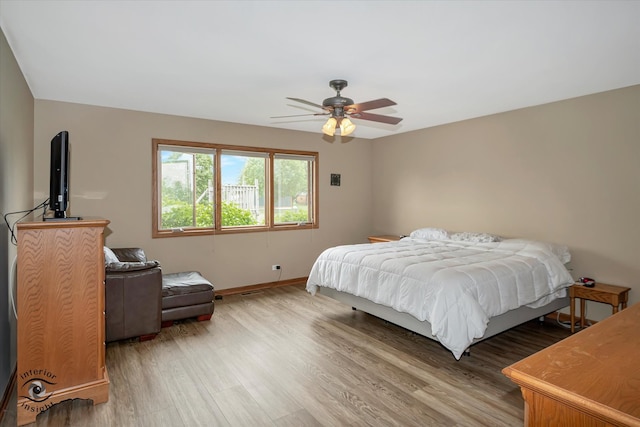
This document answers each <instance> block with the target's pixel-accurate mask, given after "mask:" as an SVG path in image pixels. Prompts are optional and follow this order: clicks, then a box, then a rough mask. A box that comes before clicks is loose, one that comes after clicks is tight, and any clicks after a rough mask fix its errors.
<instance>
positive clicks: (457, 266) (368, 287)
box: [307, 238, 573, 359]
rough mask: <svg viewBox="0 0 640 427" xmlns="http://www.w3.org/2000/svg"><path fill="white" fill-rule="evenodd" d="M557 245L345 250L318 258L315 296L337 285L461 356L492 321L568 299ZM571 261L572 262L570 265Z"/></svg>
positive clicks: (440, 243) (443, 244)
mask: <svg viewBox="0 0 640 427" xmlns="http://www.w3.org/2000/svg"><path fill="white" fill-rule="evenodd" d="M549 248H550V245H547V244H544V243H540V242H533V241H527V240H515V239H511V240H505V241H502V242H497V243H473V242H457V241H456V242H454V241H450V240H431V241H426V240H417V239H412V238H404V239H402V240H400V241H399V242H389V243H375V244H359V245H347V246H337V247H334V248H329V249H327V250H325V251H324V252H323V253H322V254H321V255H320V256H319V257H318V259H317V260H316V262H315V264H314V265H313V268H312V269H311V273H310V274H309V279H308V281H307V291H309V292H310V293H311V294H312V295H315V293H316V291H317V289H318V287H319V286H324V287H329V288H333V289H336V290H339V291H343V292H347V293H350V294H353V295H357V296H359V297H363V298H366V299H369V300H371V301H373V302H375V303H378V304H382V305H386V306H389V307H392V308H394V309H395V310H397V311H400V312H405V313H409V314H411V315H412V316H414V317H416V318H417V319H419V320H426V321H428V322H429V323H430V324H431V327H432V334H433V336H434V337H436V338H437V339H438V341H439V342H440V343H442V344H443V345H444V346H445V347H447V348H448V349H449V350H450V351H451V352H452V353H453V355H454V356H455V357H456V359H459V358H460V356H461V355H462V353H463V352H464V351H465V350H466V349H467V348H468V347H469V346H470V345H471V344H472V343H473V341H474V339H475V338H481V337H482V336H483V334H484V331H485V330H486V327H487V323H488V321H489V318H491V317H494V316H497V315H500V314H502V313H505V312H506V311H509V310H511V309H514V308H517V307H520V306H522V305H528V306H531V307H536V306H541V305H544V304H546V303H548V302H549V301H551V300H552V299H554V298H558V297H563V296H565V295H566V287H567V286H568V285H570V284H571V283H572V282H573V279H572V277H571V275H570V274H569V272H568V271H567V269H566V268H565V267H564V265H563V263H562V262H561V261H560V258H559V257H558V256H557V255H556V254H554V253H553V252H552V251H551V250H549ZM565 262H566V261H565Z"/></svg>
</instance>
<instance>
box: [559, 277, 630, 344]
mask: <svg viewBox="0 0 640 427" xmlns="http://www.w3.org/2000/svg"><path fill="white" fill-rule="evenodd" d="M630 290H631V288H626V287H624V286H615V285H607V284H604V283H596V285H595V286H594V287H593V288H587V287H586V286H583V285H578V284H576V285H572V286H570V287H569V298H570V300H571V333H574V332H575V316H576V309H575V303H576V298H580V329H584V326H585V318H584V306H585V300H589V301H595V302H604V303H607V304H611V307H613V314H616V313H617V312H618V307H620V305H622V309H625V308H627V301H628V299H629V291H630Z"/></svg>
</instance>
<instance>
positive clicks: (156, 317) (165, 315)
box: [105, 248, 215, 342]
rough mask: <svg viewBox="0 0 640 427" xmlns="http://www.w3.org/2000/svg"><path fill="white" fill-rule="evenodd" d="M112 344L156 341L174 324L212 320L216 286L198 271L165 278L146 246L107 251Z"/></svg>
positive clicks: (107, 303)
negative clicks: (132, 339)
mask: <svg viewBox="0 0 640 427" xmlns="http://www.w3.org/2000/svg"><path fill="white" fill-rule="evenodd" d="M105 270H106V271H105V273H106V274H105V316H106V319H105V329H106V340H107V342H110V341H117V340H122V339H126V338H134V337H139V338H140V340H146V339H153V338H155V336H156V335H157V334H158V332H160V329H161V328H162V327H167V326H171V325H172V324H173V322H174V321H176V320H181V319H187V318H196V319H197V320H199V321H203V320H209V319H211V316H212V314H213V311H214V308H215V307H214V297H215V295H214V287H213V284H211V282H209V281H208V280H207V279H205V278H204V277H203V276H202V275H201V274H200V273H198V272H197V271H187V272H181V273H170V274H163V273H162V270H161V267H160V263H158V261H150V260H147V257H146V255H145V253H144V251H143V250H142V249H141V248H114V249H109V248H105Z"/></svg>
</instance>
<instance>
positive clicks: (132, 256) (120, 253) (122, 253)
mask: <svg viewBox="0 0 640 427" xmlns="http://www.w3.org/2000/svg"><path fill="white" fill-rule="evenodd" d="M111 250H112V251H113V253H114V254H115V255H116V256H117V257H118V260H119V261H121V262H146V261H147V256H146V255H145V253H144V250H142V248H111Z"/></svg>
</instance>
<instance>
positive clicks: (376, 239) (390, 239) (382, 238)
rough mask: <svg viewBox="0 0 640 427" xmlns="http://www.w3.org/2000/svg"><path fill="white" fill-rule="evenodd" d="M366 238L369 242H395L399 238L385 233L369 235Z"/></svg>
mask: <svg viewBox="0 0 640 427" xmlns="http://www.w3.org/2000/svg"><path fill="white" fill-rule="evenodd" d="M368 239H369V242H370V243H382V242H396V241H398V240H400V236H393V235H391V234H385V235H383V236H369V237H368Z"/></svg>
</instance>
